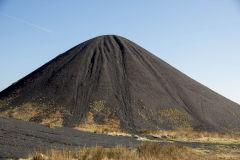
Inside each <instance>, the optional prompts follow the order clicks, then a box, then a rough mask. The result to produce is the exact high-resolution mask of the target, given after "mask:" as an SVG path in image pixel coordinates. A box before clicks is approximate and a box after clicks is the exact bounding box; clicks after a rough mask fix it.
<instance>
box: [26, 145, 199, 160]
mask: <svg viewBox="0 0 240 160" xmlns="http://www.w3.org/2000/svg"><path fill="white" fill-rule="evenodd" d="M199 157H200V156H199V155H198V153H197V152H195V151H194V150H192V149H190V148H188V147H184V146H179V145H168V146H161V145H159V144H156V143H145V144H141V145H140V146H139V147H137V148H136V149H128V148H126V147H122V146H117V147H114V148H103V147H99V146H97V147H92V148H83V149H81V150H74V151H73V150H61V151H59V150H51V151H48V152H47V153H46V154H42V153H39V152H37V153H35V154H34V155H32V156H30V158H29V160H161V159H163V160H178V159H179V160H190V159H191V160H197V159H200V158H199Z"/></svg>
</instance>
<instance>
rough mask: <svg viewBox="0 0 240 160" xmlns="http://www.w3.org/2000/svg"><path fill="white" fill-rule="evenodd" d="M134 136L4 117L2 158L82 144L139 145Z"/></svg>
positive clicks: (0, 132) (0, 123)
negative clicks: (98, 132)
mask: <svg viewBox="0 0 240 160" xmlns="http://www.w3.org/2000/svg"><path fill="white" fill-rule="evenodd" d="M139 143H140V142H138V141H136V139H135V138H132V137H124V136H107V135H102V134H94V133H88V132H81V131H77V130H74V129H70V128H63V127H62V128H47V127H45V126H43V125H39V124H36V123H33V122H24V121H20V120H14V119H5V118H0V159H1V158H24V157H26V158H27V157H28V156H29V155H30V154H31V153H33V152H35V151H42V152H44V151H46V150H48V149H64V148H67V149H69V148H72V149H79V148H82V147H84V146H85V147H95V146H103V147H113V146H116V145H123V146H127V147H130V148H132V147H136V146H138V144H139Z"/></svg>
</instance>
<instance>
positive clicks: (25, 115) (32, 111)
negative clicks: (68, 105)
mask: <svg viewBox="0 0 240 160" xmlns="http://www.w3.org/2000/svg"><path fill="white" fill-rule="evenodd" d="M66 115H70V113H69V112H68V111H66V110H65V109H63V108H61V107H58V108H52V109H51V110H49V109H48V107H47V105H45V104H36V103H25V104H22V105H21V106H17V107H15V108H9V109H7V110H5V111H3V112H1V113H0V116H1V117H5V118H15V119H19V120H23V121H37V122H39V123H41V124H43V125H47V126H49V127H51V128H52V127H55V126H57V127H62V124H63V117H64V116H66Z"/></svg>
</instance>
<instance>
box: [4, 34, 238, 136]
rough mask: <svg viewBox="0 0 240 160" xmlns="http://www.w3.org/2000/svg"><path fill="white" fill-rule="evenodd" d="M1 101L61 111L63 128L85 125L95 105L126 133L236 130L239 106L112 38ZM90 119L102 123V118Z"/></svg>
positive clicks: (46, 68) (36, 75) (67, 58)
mask: <svg viewBox="0 0 240 160" xmlns="http://www.w3.org/2000/svg"><path fill="white" fill-rule="evenodd" d="M0 100H1V101H2V102H5V101H9V102H8V103H7V104H5V105H2V107H0V112H4V111H6V110H8V109H9V108H15V107H19V106H21V105H22V104H27V103H38V104H46V106H47V107H48V109H49V110H52V109H53V108H55V107H56V106H58V107H59V108H64V110H66V111H67V112H69V115H66V116H64V118H63V126H67V127H73V126H75V125H78V124H81V123H85V121H86V119H87V117H88V114H89V112H90V111H91V107H92V106H93V104H96V105H97V104H99V103H100V104H103V103H102V102H104V105H102V106H103V107H104V109H105V108H107V109H105V112H104V113H105V114H107V113H108V118H109V119H111V118H112V119H116V120H119V121H120V127H121V128H122V129H124V130H127V131H130V132H135V131H140V130H143V129H179V128H192V129H196V130H208V131H221V132H235V131H239V129H240V125H239V124H240V123H239V122H240V117H239V116H238V115H240V106H239V105H238V104H237V103H234V102H232V101H230V100H228V99H226V98H225V97H223V96H221V95H219V94H217V93H215V92H214V91H212V90H210V89H209V88H207V87H206V86H204V85H202V84H200V83H198V82H196V81H195V80H193V79H191V78H190V77H188V76H186V75H185V74H183V73H182V72H180V71H178V70H177V69H175V68H173V67H172V66H170V65H169V64H168V63H166V62H164V61H163V60H161V59H159V58H158V57H156V56H154V55H153V54H151V53H150V52H148V51H147V50H145V49H143V48H142V47H140V46H138V45H137V44H135V43H134V42H132V41H130V40H128V39H125V38H123V37H120V36H115V35H106V36H100V37H96V38H93V39H90V40H88V41H86V42H83V43H81V44H79V45H77V46H76V47H74V48H72V49H70V50H68V51H67V52H65V53H63V54H61V55H59V56H57V57H56V58H54V59H53V60H51V61H50V62H48V63H46V64H45V65H43V66H42V67H40V68H39V69H37V70H36V71H34V72H32V73H31V74H29V75H27V76H26V77H24V78H22V79H21V80H19V81H18V82H16V83H15V84H13V85H11V86H10V87H8V88H7V89H5V90H3V91H2V92H1V93H0ZM101 110H102V109H101V108H100V109H99V112H101ZM106 110H107V111H108V112H107V111H106ZM102 116H103V117H104V115H102ZM105 117H106V116H105ZM43 118H44V115H42V116H38V117H37V118H35V119H31V121H37V122H38V121H40V120H41V119H43ZM94 120H95V121H96V122H99V123H104V122H102V121H101V120H102V117H101V114H100V115H98V116H95V117H94Z"/></svg>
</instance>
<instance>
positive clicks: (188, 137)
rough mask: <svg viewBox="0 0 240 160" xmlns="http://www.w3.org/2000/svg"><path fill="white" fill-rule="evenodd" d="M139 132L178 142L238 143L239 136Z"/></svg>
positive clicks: (210, 133)
mask: <svg viewBox="0 0 240 160" xmlns="http://www.w3.org/2000/svg"><path fill="white" fill-rule="evenodd" d="M141 132H142V133H143V134H149V135H153V136H156V137H162V136H165V137H166V138H169V139H175V140H180V141H199V142H203V141H205V142H223V143H224V142H225V143H240V134H224V133H217V132H207V131H193V130H175V131H167V130H156V131H153V130H142V131H141Z"/></svg>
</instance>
